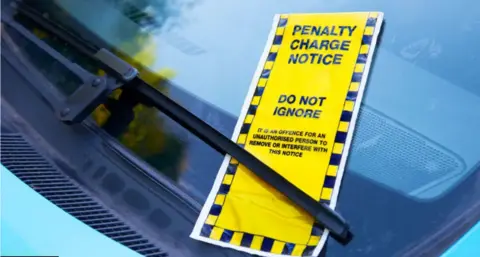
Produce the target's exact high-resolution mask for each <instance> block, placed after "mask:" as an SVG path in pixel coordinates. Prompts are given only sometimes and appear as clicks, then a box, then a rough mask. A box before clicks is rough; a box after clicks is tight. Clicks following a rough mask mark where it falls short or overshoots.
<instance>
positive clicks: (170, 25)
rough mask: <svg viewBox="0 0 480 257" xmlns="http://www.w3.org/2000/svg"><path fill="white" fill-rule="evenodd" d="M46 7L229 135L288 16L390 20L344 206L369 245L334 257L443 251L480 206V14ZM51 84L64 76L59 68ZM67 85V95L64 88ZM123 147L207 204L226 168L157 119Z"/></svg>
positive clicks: (236, 4) (256, 6) (145, 5)
mask: <svg viewBox="0 0 480 257" xmlns="http://www.w3.org/2000/svg"><path fill="white" fill-rule="evenodd" d="M38 3H41V4H38ZM36 4H37V6H36V8H39V9H42V8H43V9H42V10H43V11H44V12H46V13H48V15H50V16H51V17H52V19H57V20H58V21H60V23H61V24H64V25H65V26H66V27H69V28H71V29H72V31H73V32H75V33H77V34H81V35H83V36H84V37H85V38H90V39H91V41H92V42H103V43H105V44H107V45H109V46H110V47H111V48H112V49H113V50H115V51H116V52H117V53H119V54H120V55H122V56H124V57H125V58H127V59H129V58H130V60H134V61H136V62H139V63H141V64H142V65H143V66H142V67H148V69H147V68H145V69H143V68H142V69H141V70H140V71H141V72H142V71H144V73H148V74H147V75H151V74H150V73H153V74H158V75H159V76H162V77H167V78H168V79H169V80H170V82H171V84H173V86H172V85H170V83H169V84H168V85H166V84H156V85H154V86H156V87H158V88H159V89H161V90H162V91H164V92H166V93H167V94H168V95H169V96H170V97H171V98H172V99H174V100H175V101H177V102H179V103H181V104H182V105H183V106H185V107H186V108H187V109H189V110H191V111H192V112H193V113H194V114H196V115H197V116H199V117H201V118H202V119H203V120H205V121H206V122H208V123H209V124H211V125H212V126H214V127H215V128H216V129H218V130H219V131H221V132H222V133H224V134H225V135H227V136H230V135H231V133H232V132H233V127H234V125H235V122H236V119H237V117H238V115H239V113H240V108H241V105H242V103H243V100H244V97H245V95H246V93H247V90H248V85H249V84H250V80H251V78H252V75H253V73H254V70H255V67H256V64H257V62H258V60H259V57H260V54H261V52H262V49H263V47H264V44H265V41H266V38H267V33H268V31H269V29H270V26H271V20H272V17H273V15H274V14H275V13H291V12H346V11H371V10H378V11H383V12H384V13H385V20H386V23H385V27H384V30H383V33H382V35H381V38H380V42H379V45H378V49H377V53H376V56H375V59H374V63H373V67H372V73H371V76H370V78H369V83H368V85H367V90H366V96H365V98H364V104H363V106H362V108H361V111H360V115H359V120H358V122H357V127H356V130H355V135H354V140H353V143H352V147H351V150H350V154H349V160H348V164H347V171H346V174H345V176H344V182H343V185H342V189H341V192H340V197H339V201H338V207H337V209H338V210H339V212H341V213H342V214H343V215H344V216H345V218H346V219H347V220H349V221H350V223H351V225H352V230H353V231H354V232H355V234H356V239H355V240H354V241H353V242H352V243H351V244H350V245H348V246H347V247H342V246H339V245H337V244H336V243H334V242H330V246H329V247H328V253H327V256H381V257H383V256H395V255H400V256H401V255H402V254H405V253H407V252H408V251H409V249H411V248H412V247H414V246H415V245H417V244H419V243H421V242H425V241H426V240H431V239H432V238H439V237H442V238H443V237H444V236H447V237H448V236H450V237H451V238H450V239H449V240H450V241H451V240H454V239H455V237H456V236H457V234H455V233H454V232H452V231H450V232H448V233H450V234H448V233H447V232H445V233H438V232H439V231H442V229H443V228H444V227H445V226H447V225H449V224H453V223H455V222H458V221H457V220H456V219H455V218H456V217H459V216H461V215H462V214H464V213H465V212H466V211H467V210H469V209H470V208H471V206H474V205H475V203H476V202H478V200H477V199H478V194H479V193H480V188H479V187H478V186H477V178H478V177H479V176H480V173H479V170H478V169H479V161H480V148H479V147H478V146H479V145H480V134H479V133H478V128H479V127H480V113H479V112H478V111H476V110H480V89H479V88H478V86H477V84H478V83H476V76H475V75H476V74H475V72H476V71H477V70H478V64H477V62H476V60H477V59H478V58H479V57H480V51H479V50H477V49H476V48H475V46H476V45H477V44H478V43H480V36H478V35H480V33H479V32H480V22H479V20H478V17H479V14H480V11H479V10H480V8H479V7H480V4H478V3H474V2H470V1H464V0H463V1H461V3H458V5H452V3H451V2H448V1H443V0H442V1H428V0H422V1H413V0H409V1H404V2H398V3H390V2H388V3H387V2H384V1H374V0H369V1H360V2H359V1H353V0H342V1H334V2H318V1H311V0H301V1H296V2H292V1H287V2H285V1H278V0H267V1H262V2H258V1H253V0H248V1H213V0H203V1H195V0H184V1H182V0H178V1H154V0H145V1H134V0H131V1H107V0H102V1H100V0H96V1H94V0H83V1H78V0H55V1H54V0H48V1H46V0H42V1H38V2H37V3H36ZM23 22H24V23H25V26H30V28H31V30H32V31H35V33H36V34H37V35H39V37H42V38H44V40H46V41H48V42H49V44H51V45H54V46H55V48H56V49H61V50H62V51H64V53H65V54H67V52H69V50H68V47H67V46H62V45H55V44H56V43H55V42H56V41H55V40H54V39H53V38H49V37H48V36H47V37H43V36H42V33H41V31H36V28H35V26H34V24H33V25H32V24H27V23H28V22H27V21H23ZM78 26H80V27H81V28H82V30H80V29H76V28H79V27H78ZM85 31H87V32H88V35H84V32H85ZM24 49H28V48H27V47H25V48H24ZM29 56H30V58H31V59H32V62H34V61H35V59H36V58H35V53H32V52H31V51H30V52H29ZM71 58H72V59H77V58H80V57H77V56H74V55H72V56H71ZM42 61H45V60H44V59H42ZM79 62H80V61H79ZM37 63H40V62H38V60H37ZM49 65H52V66H53V63H52V64H48V62H44V63H40V64H37V66H38V67H43V68H44V70H45V67H48V66H49ZM147 70H149V71H147ZM152 71H153V72H152ZM43 73H44V74H47V75H49V76H52V74H60V73H61V72H59V71H57V70H55V69H53V68H52V69H46V71H43ZM147 77H149V78H151V76H147ZM154 77H155V76H153V78H152V84H155V78H154ZM50 80H53V79H50ZM54 84H56V85H59V86H60V87H62V86H63V84H65V83H63V82H61V81H60V80H58V79H57V80H55V81H54ZM105 117H108V111H107V110H105V109H102V108H101V107H100V108H99V109H98V110H97V111H96V112H95V113H94V115H93V118H94V119H95V120H96V121H97V122H98V124H99V125H100V126H101V125H102V122H104V120H105ZM119 140H120V141H121V142H122V143H123V144H124V145H126V146H127V147H128V148H130V149H132V150H133V151H134V152H135V153H137V155H138V156H139V157H140V158H142V159H144V160H145V161H146V162H148V163H149V164H150V165H151V166H153V167H155V168H156V169H157V170H159V172H161V173H162V174H164V175H166V176H167V177H169V178H170V179H171V180H172V182H175V183H178V184H179V185H180V186H181V187H183V188H184V189H185V190H186V191H188V192H189V193H191V194H192V195H194V196H195V197H196V198H197V199H198V201H199V202H203V201H204V200H205V198H206V196H207V194H208V193H209V190H210V188H211V186H212V183H213V181H214V178H215V175H216V172H217V171H218V168H219V167H220V163H221V161H222V158H223V157H222V156H221V155H220V154H218V153H216V152H215V151H214V150H213V149H211V148H210V147H208V146H207V145H206V144H205V143H203V142H202V141H201V140H199V139H198V138H196V137H194V136H193V135H191V134H189V133H188V132H186V131H185V130H184V129H183V128H181V127H180V126H179V125H178V124H176V123H174V122H172V121H170V120H169V119H168V118H166V117H165V116H163V115H162V114H161V113H159V112H157V111H156V110H154V109H151V108H148V107H146V106H139V107H138V108H137V109H136V118H135V120H134V122H132V124H131V125H130V126H129V129H128V131H127V132H126V133H124V134H123V135H122V136H120V137H119ZM477 218H478V217H477V216H475V215H471V217H470V219H477ZM455 224H456V223H455ZM458 227H460V225H459V226H458ZM463 229H464V228H463ZM447 246H448V243H447V244H446V245H442V246H438V247H436V248H437V249H435V250H436V251H442V249H443V248H445V247H447ZM427 248H428V247H426V248H425V249H426V250H425V251H433V250H432V249H430V248H428V249H427ZM417 255H420V254H417Z"/></svg>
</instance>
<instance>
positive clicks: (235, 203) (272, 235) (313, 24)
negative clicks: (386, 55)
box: [191, 12, 383, 256]
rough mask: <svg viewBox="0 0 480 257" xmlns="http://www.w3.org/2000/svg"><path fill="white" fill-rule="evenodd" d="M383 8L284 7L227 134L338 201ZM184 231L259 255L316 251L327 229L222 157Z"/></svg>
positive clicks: (311, 191) (307, 187)
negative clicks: (304, 10) (307, 10)
mask: <svg viewBox="0 0 480 257" xmlns="http://www.w3.org/2000/svg"><path fill="white" fill-rule="evenodd" d="M382 20H383V14H382V13H379V12H358V13H331V14H323V13H322V14H282V15H276V16H275V18H274V23H273V29H272V31H271V33H270V36H269V37H268V43H267V46H266V48H265V52H264V53H263V55H262V57H261V60H260V63H259V66H258V68H257V71H256V74H255V76H254V78H253V81H252V84H251V86H250V90H249V92H248V95H247V97H246V100H245V104H244V106H243V109H242V112H241V115H240V118H239V120H238V122H237V125H236V128H235V131H234V134H233V138H232V140H234V141H235V142H237V144H238V145H240V146H242V147H244V149H245V150H247V151H249V152H250V153H252V154H253V155H255V156H256V157H257V158H259V159H260V160H262V161H263V162H265V163H266V164H267V165H268V166H270V167H271V168H273V169H274V170H275V171H276V172H278V173H279V174H280V175H282V176H283V177H285V178H286V179H288V180H289V181H290V182H292V183H293V184H294V185H295V186H297V187H298V188H300V189H302V190H303V191H304V192H305V193H306V194H308V195H310V196H311V197H312V198H314V199H316V200H318V201H320V202H325V203H327V204H329V206H330V207H331V208H335V205H336V201H337V196H338V192H339V189H340V184H341V180H342V175H343V171H344V167H345V163H346V160H347V154H348V149H349V146H350V143H351V139H352V136H353V132H354V128H355V120H356V117H357V114H358V111H359V108H360V102H361V100H362V95H363V91H364V89H365V84H366V82H367V76H368V71H369V67H370V64H371V61H372V55H373V52H374V49H375V43H376V40H377V36H378V33H379V31H380V26H381V23H382ZM191 237H192V238H194V239H197V240H201V241H204V242H207V243H211V244H214V245H218V246H222V247H228V248H233V249H236V250H238V251H244V252H248V253H251V254H256V255H260V256H317V255H318V254H319V253H320V251H321V249H322V247H323V245H324V244H325V241H326V239H327V237H328V231H326V230H324V229H322V228H321V227H318V226H316V225H315V224H314V220H313V217H311V216H310V215H309V214H307V213H306V212H304V211H303V210H302V209H300V208H299V207H297V206H296V205H295V204H294V203H292V202H290V201H289V200H288V199H286V198H285V197H284V196H283V195H282V194H281V193H279V192H278V191H276V190H275V189H273V188H272V187H271V186H270V185H268V184H267V183H265V182H264V181H262V180H260V179H259V178H258V177H256V176H255V175H254V174H253V173H252V172H251V171H249V170H248V169H247V168H245V167H244V166H243V165H242V164H241V163H238V161H236V160H235V159H233V158H231V157H230V156H226V157H225V159H224V161H223V163H222V165H221V167H220V170H219V172H218V175H217V177H216V180H215V183H214V185H213V188H212V190H211V192H210V195H209V197H208V199H207V201H206V203H205V205H204V206H203V209H202V212H201V213H200V216H199V218H198V220H197V222H196V224H195V228H194V229H193V232H192V234H191Z"/></svg>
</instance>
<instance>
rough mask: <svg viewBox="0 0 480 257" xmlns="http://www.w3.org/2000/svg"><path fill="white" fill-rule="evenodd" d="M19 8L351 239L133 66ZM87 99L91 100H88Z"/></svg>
mask: <svg viewBox="0 0 480 257" xmlns="http://www.w3.org/2000/svg"><path fill="white" fill-rule="evenodd" d="M18 11H20V12H21V13H23V14H24V15H26V16H27V17H29V18H30V19H32V20H33V21H35V22H36V23H37V24H38V25H39V26H40V27H42V28H44V29H45V30H47V31H49V32H50V33H52V34H55V36H57V37H58V38H60V39H62V40H63V41H65V42H67V43H68V44H70V45H71V46H72V47H74V48H76V49H77V50H78V51H80V52H81V53H82V54H85V55H87V56H89V57H90V58H91V59H92V60H94V61H96V62H97V63H98V64H99V66H101V67H102V68H103V69H105V70H106V71H107V74H108V75H111V76H113V77H115V78H117V79H118V80H119V81H121V82H122V83H123V87H122V88H123V89H124V93H126V94H128V95H129V96H130V99H131V98H132V97H135V98H136V99H135V100H134V101H133V103H134V104H137V103H144V104H147V105H150V106H154V107H155V108H157V109H158V110H160V111H161V112H163V113H165V114H166V115H167V116H168V117H170V118H171V119H172V120H174V121H176V122H177V123H179V124H180V125H181V126H183V127H184V128H185V129H187V130H188V131H190V132H191V133H192V134H194V135H196V136H197V137H199V138H200V139H201V140H203V141H204V142H205V143H207V144H208V145H209V146H211V147H212V148H214V149H215V150H217V151H218V152H220V153H221V154H224V155H227V154H228V155H230V156H231V157H233V158H235V159H236V160H238V161H239V162H240V163H242V164H243V165H244V166H245V167H247V168H248V169H249V170H250V171H252V172H253V173H254V174H255V175H257V176H258V177H259V178H260V179H262V180H264V181H265V182H266V183H268V184H270V185H271V186H272V187H273V188H275V189H276V190H278V191H279V192H280V193H282V194H284V195H285V196H286V197H287V198H289V199H290V200H291V201H292V202H293V203H294V204H297V205H298V206H299V207H301V208H302V209H303V210H305V211H306V212H307V213H309V214H310V215H312V216H313V217H314V219H315V221H316V223H318V224H319V225H320V226H322V227H324V228H326V229H328V230H329V231H330V233H331V235H332V237H333V238H335V239H336V240H337V241H339V242H340V243H342V244H346V243H348V242H350V241H351V239H352V237H353V235H352V233H351V232H350V230H349V229H350V227H349V225H348V224H347V222H346V221H345V219H343V218H342V217H341V216H340V215H339V214H338V213H337V212H335V211H334V210H332V209H331V208H330V207H329V206H327V205H325V204H323V203H320V202H318V201H317V200H315V199H313V198H311V197H310V196H309V195H307V194H306V193H305V192H303V191H302V190H301V189H299V188H297V187H296V186H295V185H294V184H292V183H291V182H290V181H288V180H287V179H285V178H284V177H283V176H281V175H280V174H278V173H277V172H275V171H274V170H273V169H272V168H270V167H269V166H268V165H266V164H265V163H263V162H262V161H260V160H259V159H258V158H256V157H255V156H253V155H252V154H251V153H249V152H248V151H246V150H245V149H243V148H242V147H240V146H238V145H237V144H236V143H234V142H233V141H232V140H230V139H229V138H227V137H225V136H224V135H223V134H221V133H220V132H218V131H217V130H216V129H214V128H213V127H211V126H210V125H208V124H207V123H206V122H204V121H203V120H201V119H199V118H198V117H197V116H195V115H194V114H192V113H191V112H189V111H188V110H186V109H185V108H183V107H182V106H180V105H179V104H177V103H176V102H174V101H173V100H171V99H170V98H169V97H168V96H166V95H164V94H163V93H161V92H160V91H158V90H156V89H155V88H153V87H152V86H150V85H148V84H147V83H146V82H145V81H143V80H142V79H140V78H139V77H138V76H136V75H137V74H136V70H135V69H134V68H133V67H131V66H129V65H128V64H126V63H125V62H124V61H122V60H120V59H119V58H118V57H116V56H115V55H113V54H112V53H110V52H109V51H108V50H106V49H103V48H102V49H98V48H95V47H94V46H92V45H91V44H83V43H82V39H81V38H79V37H77V36H75V35H72V34H71V33H69V32H66V31H64V30H63V29H61V28H59V27H58V26H55V24H54V23H53V22H51V21H50V20H48V19H46V18H45V17H43V16H42V15H39V14H37V13H35V11H34V10H29V9H28V7H26V6H21V5H19V6H18ZM122 95H123V93H122ZM85 100H86V101H89V100H88V99H85Z"/></svg>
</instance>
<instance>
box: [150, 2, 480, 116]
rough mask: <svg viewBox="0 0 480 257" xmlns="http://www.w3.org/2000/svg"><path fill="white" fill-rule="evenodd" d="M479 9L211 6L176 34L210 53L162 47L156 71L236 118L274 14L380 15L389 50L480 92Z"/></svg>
mask: <svg viewBox="0 0 480 257" xmlns="http://www.w3.org/2000/svg"><path fill="white" fill-rule="evenodd" d="M479 5H480V4H479V3H477V2H475V1H464V3H458V4H452V2H451V1H432V0H423V1H418V0H407V1H400V2H391V1H373V0H367V1H354V0H339V1H334V2H331V1H319V0H301V1H278V0H265V1H256V0H244V1H219V0H205V1H204V2H203V3H201V4H199V5H198V6H196V7H195V8H194V9H193V10H190V11H187V12H186V13H184V17H185V24H184V26H182V28H181V29H179V30H177V31H176V33H178V34H180V35H181V36H182V37H185V38H187V39H189V40H191V41H193V42H194V43H195V44H196V45H199V46H200V47H201V48H203V49H204V50H205V51H206V52H205V53H203V54H198V55H187V54H184V53H182V52H180V51H179V50H178V49H176V48H174V47H173V46H172V45H170V44H167V43H166V42H165V41H162V40H160V47H159V48H158V55H159V58H158V59H159V61H158V63H157V65H158V66H161V67H163V66H168V67H170V68H174V69H175V70H176V71H177V72H178V73H177V74H178V76H177V77H176V78H175V79H174V82H175V83H176V84H177V85H179V86H180V87H182V88H184V89H186V90H188V91H189V92H191V93H193V94H194V95H197V96H200V97H201V98H203V99H205V100H207V101H208V102H211V103H213V104H214V105H216V106H218V107H220V108H222V109H224V110H226V111H228V112H229V113H232V114H234V115H238V114H239V112H240V108H241V105H242V104H243V100H244V97H245V95H246V93H247V89H248V86H249V85H250V82H251V79H252V76H253V73H254V70H255V68H256V65H257V63H258V60H259V58H260V55H261V53H262V51H263V48H264V45H265V41H266V38H267V35H268V32H269V30H270V28H271V25H272V17H273V15H274V14H276V13H295V12H297V13H298V12H347V11H372V10H378V11H383V12H385V19H386V29H385V33H384V35H383V36H382V45H383V47H384V48H386V49H387V50H389V51H392V52H393V53H395V54H396V55H397V56H398V57H401V58H403V59H405V60H407V61H409V62H413V63H415V64H416V65H418V66H420V67H422V68H424V69H427V70H429V71H430V72H432V73H436V75H437V76H442V77H443V78H444V79H447V80H450V81H451V82H452V83H453V84H456V85H457V86H461V87H463V88H465V89H467V90H477V92H478V91H480V89H475V88H474V87H475V83H474V81H475V77H474V76H475V75H476V74H475V71H476V70H478V69H475V68H474V67H472V66H471V65H472V64H476V63H477V62H476V61H475V60H476V59H478V57H480V54H479V52H480V51H478V50H476V48H475V47H476V45H479V44H480V36H478V35H480V18H478V17H480V8H479ZM160 39H162V38H161V37H160ZM384 75H386V74H384ZM366 100H367V101H368V99H366Z"/></svg>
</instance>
